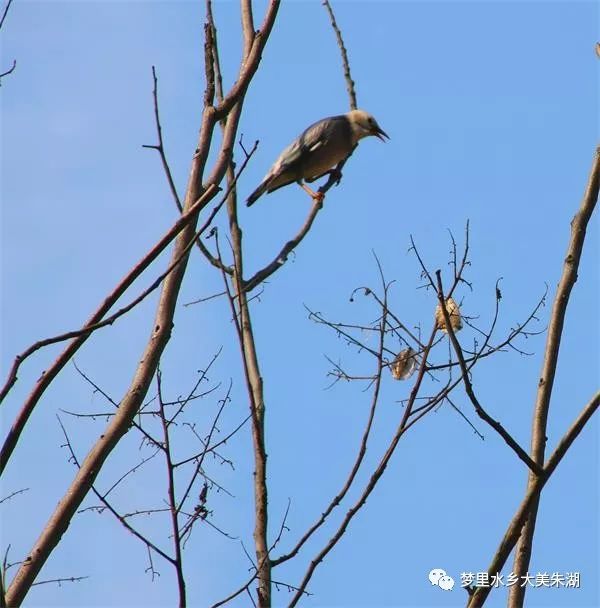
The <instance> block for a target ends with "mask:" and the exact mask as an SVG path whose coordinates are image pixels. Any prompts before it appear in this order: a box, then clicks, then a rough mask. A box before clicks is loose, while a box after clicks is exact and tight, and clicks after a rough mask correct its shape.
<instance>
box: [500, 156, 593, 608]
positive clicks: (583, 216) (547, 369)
mask: <svg viewBox="0 0 600 608" xmlns="http://www.w3.org/2000/svg"><path fill="white" fill-rule="evenodd" d="M599 186H600V148H596V151H595V154H594V160H593V163H592V168H591V171H590V176H589V179H588V183H587V186H586V189H585V193H584V195H583V201H582V202H581V206H580V208H579V210H578V211H577V213H576V214H575V217H574V218H573V220H572V221H571V238H570V240H569V245H568V247H567V254H566V256H565V261H564V265H563V272H562V276H561V278H560V281H559V283H558V288H557V290H556V296H555V298H554V303H553V305H552V312H551V313H550V325H549V326H548V337H547V340H546V350H545V353H544V361H543V363H542V371H541V374H540V379H539V382H538V391H537V396H536V401H535V407H534V414H533V425H532V431H531V457H532V459H533V460H534V461H535V462H536V463H538V464H541V463H542V462H544V453H545V450H546V441H547V438H546V429H547V425H548V413H549V410H550V401H551V398H552V388H553V386H554V376H555V374H556V367H557V364H558V353H559V350H560V342H561V338H562V334H563V329H564V323H565V316H566V313H567V306H568V305H569V297H570V295H571V290H572V289H573V286H574V285H575V282H576V281H577V272H578V269H579V262H580V260H581V254H582V251H583V244H584V241H585V234H586V230H587V226H588V223H589V221H590V218H591V217H592V213H593V211H594V208H595V206H596V203H597V201H598V189H599ZM534 485H535V476H533V475H531V474H530V475H529V479H528V482H527V486H528V488H531V487H533V486H534ZM538 507H539V494H537V495H536V497H535V498H534V499H533V503H532V506H531V511H530V515H529V518H528V520H527V523H526V524H525V527H524V528H523V531H522V534H521V539H520V540H519V544H518V546H517V550H516V553H515V560H514V565H513V572H514V573H515V575H516V576H523V575H524V574H525V573H526V572H527V570H528V569H529V562H530V560H531V551H532V547H533V535H534V533H535V523H536V518H537V511H538ZM525 591H526V587H525V586H523V587H522V586H520V585H515V586H514V587H511V589H510V592H509V606H510V608H520V607H521V606H523V602H524V599H525Z"/></svg>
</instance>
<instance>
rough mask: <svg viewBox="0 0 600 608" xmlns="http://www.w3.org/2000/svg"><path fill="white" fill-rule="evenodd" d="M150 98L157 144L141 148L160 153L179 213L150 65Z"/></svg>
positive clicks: (177, 195)
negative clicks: (151, 85) (152, 102)
mask: <svg viewBox="0 0 600 608" xmlns="http://www.w3.org/2000/svg"><path fill="white" fill-rule="evenodd" d="M152 82H153V87H152V99H153V101H154V122H155V124H156V134H157V136H158V144H155V145H144V146H142V148H149V149H151V150H156V151H157V152H158V154H159V155H160V160H161V162H162V166H163V170H164V172H165V177H166V178H167V182H168V184H169V190H170V191H171V194H172V195H173V201H174V202H175V206H176V207H177V209H178V210H179V213H182V212H183V205H182V204H181V199H180V198H179V194H178V193H177V187H176V186H175V182H174V181H173V175H172V174H171V167H170V166H169V163H168V161H167V155H166V152H165V144H164V141H163V135H162V125H161V123H160V113H159V111H158V77H157V76H156V68H155V66H152Z"/></svg>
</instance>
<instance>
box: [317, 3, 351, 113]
mask: <svg viewBox="0 0 600 608" xmlns="http://www.w3.org/2000/svg"><path fill="white" fill-rule="evenodd" d="M323 6H324V7H325V8H326V10H327V12H328V13H329V20H330V21H331V27H332V28H333V31H334V32H335V37H336V38H337V43H338V47H339V48H340V54H341V55H342V66H343V68H344V80H345V81H346V90H347V91H348V98H349V100H350V109H351V110H356V108H357V104H356V89H355V84H354V80H352V75H351V74H350V62H349V61H348V52H347V51H346V45H345V44H344V39H343V38H342V32H341V30H340V28H339V27H338V24H337V21H336V19H335V15H334V14H333V8H331V4H330V3H329V0H323Z"/></svg>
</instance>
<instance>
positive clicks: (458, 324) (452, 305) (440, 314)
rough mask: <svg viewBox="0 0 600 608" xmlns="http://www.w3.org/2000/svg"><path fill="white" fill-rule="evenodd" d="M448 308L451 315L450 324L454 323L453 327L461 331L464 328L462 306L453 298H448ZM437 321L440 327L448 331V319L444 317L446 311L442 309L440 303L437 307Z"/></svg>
mask: <svg viewBox="0 0 600 608" xmlns="http://www.w3.org/2000/svg"><path fill="white" fill-rule="evenodd" d="M446 310H447V311H448V316H449V317H450V324H451V325H452V329H453V330H454V331H459V330H460V329H462V326H463V324H462V319H461V317H460V308H459V307H458V304H457V303H456V302H455V301H454V300H453V299H452V298H447V299H446ZM435 322H436V324H437V327H438V329H441V330H442V331H445V332H447V331H448V330H447V329H446V320H445V319H444V311H443V310H442V307H441V305H440V304H439V303H438V305H437V306H436V308H435Z"/></svg>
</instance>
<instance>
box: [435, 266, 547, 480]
mask: <svg viewBox="0 0 600 608" xmlns="http://www.w3.org/2000/svg"><path fill="white" fill-rule="evenodd" d="M435 276H436V279H437V295H438V300H439V302H440V306H441V309H442V314H443V315H444V321H445V322H446V330H447V332H448V337H449V338H450V342H451V343H452V346H453V348H454V352H455V353H456V356H457V358H458V361H459V364H460V370H461V373H462V379H463V383H464V386H465V392H466V393H467V395H468V397H469V399H470V400H471V403H472V404H473V407H474V408H475V411H476V412H477V415H478V416H479V417H480V418H481V419H482V420H483V421H484V422H486V423H487V424H489V425H490V426H491V427H492V428H493V429H494V430H495V431H496V432H497V433H498V434H499V435H500V436H501V437H502V439H504V441H505V442H506V443H507V445H508V446H509V447H510V448H512V450H513V451H514V452H515V454H516V455H517V456H518V457H519V458H520V459H521V460H522V461H523V462H524V463H525V464H526V465H527V466H528V467H529V469H530V470H531V471H533V472H534V473H535V475H540V474H541V471H542V469H541V467H540V466H539V465H538V464H537V463H535V462H534V461H533V460H532V459H531V458H530V457H529V454H527V452H526V451H525V450H524V449H523V448H522V447H521V446H520V445H519V444H518V443H517V441H516V440H515V439H514V438H513V436H512V435H511V434H510V433H509V432H508V431H507V430H506V429H505V428H504V427H503V426H502V424H500V422H498V421H497V420H494V419H493V418H492V417H491V416H490V415H489V414H488V413H487V412H486V411H485V410H484V409H483V407H482V406H481V404H480V403H479V400H478V399H477V397H476V395H475V391H474V390H473V385H472V383H471V379H470V377H469V370H468V369H467V364H466V362H465V357H464V355H463V352H462V348H461V346H460V344H459V342H458V339H457V338H456V334H455V333H454V328H453V327H452V324H451V322H450V314H449V313H448V309H447V307H446V302H447V298H448V297H449V296H447V295H445V294H444V288H443V285H442V273H441V271H440V270H437V271H436V273H435Z"/></svg>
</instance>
